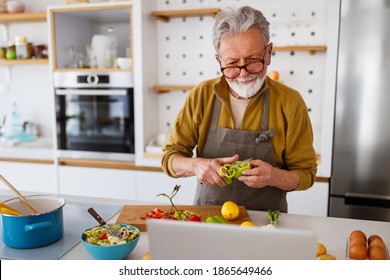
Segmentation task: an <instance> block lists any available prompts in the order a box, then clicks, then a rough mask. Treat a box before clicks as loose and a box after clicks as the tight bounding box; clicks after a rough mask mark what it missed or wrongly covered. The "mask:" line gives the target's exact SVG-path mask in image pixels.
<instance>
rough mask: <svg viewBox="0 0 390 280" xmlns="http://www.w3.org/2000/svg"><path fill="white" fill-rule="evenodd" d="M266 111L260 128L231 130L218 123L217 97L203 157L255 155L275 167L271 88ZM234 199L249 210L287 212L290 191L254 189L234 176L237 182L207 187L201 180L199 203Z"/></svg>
mask: <svg viewBox="0 0 390 280" xmlns="http://www.w3.org/2000/svg"><path fill="white" fill-rule="evenodd" d="M262 98H263V102H262V103H263V113H262V116H261V128H260V131H247V130H237V129H229V128H224V127H219V126H218V116H219V111H220V108H221V101H220V100H219V98H215V103H214V112H213V117H212V121H211V126H210V129H209V133H208V136H207V139H206V143H205V146H204V150H203V155H202V157H203V158H219V157H231V156H233V155H235V154H238V155H239V156H240V159H241V160H243V159H246V158H255V159H261V160H263V161H265V162H268V163H269V164H271V165H272V166H275V161H274V158H273V149H272V141H271V137H272V136H273V135H274V130H273V129H272V128H271V129H269V130H268V128H267V127H268V90H266V91H265V92H263V94H262ZM228 200H231V201H234V202H235V203H237V204H238V205H244V206H245V207H246V209H248V210H262V211H267V210H268V209H271V210H277V209H279V210H280V211H281V212H287V201H286V191H284V190H281V189H279V188H276V187H272V186H266V187H264V188H259V189H257V188H251V187H248V186H247V185H245V184H244V183H242V182H241V181H238V180H236V179H233V183H232V184H230V185H227V186H225V187H222V188H221V187H219V186H217V185H215V186H211V187H207V186H204V185H202V184H200V182H199V180H198V185H197V190H196V195H195V204H197V205H222V204H223V203H224V202H225V201H228Z"/></svg>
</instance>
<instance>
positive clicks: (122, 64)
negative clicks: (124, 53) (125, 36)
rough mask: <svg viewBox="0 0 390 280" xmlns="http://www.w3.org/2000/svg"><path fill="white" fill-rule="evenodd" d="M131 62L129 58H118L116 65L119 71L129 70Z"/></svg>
mask: <svg viewBox="0 0 390 280" xmlns="http://www.w3.org/2000/svg"><path fill="white" fill-rule="evenodd" d="M132 62H133V61H132V60H131V58H130V57H118V58H117V59H116V65H117V66H118V68H119V69H130V68H131V65H132Z"/></svg>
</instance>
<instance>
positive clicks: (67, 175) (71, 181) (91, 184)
mask: <svg viewBox="0 0 390 280" xmlns="http://www.w3.org/2000/svg"><path fill="white" fill-rule="evenodd" d="M134 174H135V171H131V170H119V169H105V168H92V167H74V166H59V167H58V178H59V191H60V193H61V194H70V195H81V196H92V197H103V198H114V199H126V200H133V199H135V193H136V186H137V185H136V184H135V175H134Z"/></svg>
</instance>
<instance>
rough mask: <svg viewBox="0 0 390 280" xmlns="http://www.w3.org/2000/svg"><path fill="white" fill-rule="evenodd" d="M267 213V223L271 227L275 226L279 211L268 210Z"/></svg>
mask: <svg viewBox="0 0 390 280" xmlns="http://www.w3.org/2000/svg"><path fill="white" fill-rule="evenodd" d="M267 213H268V217H269V223H270V224H271V225H273V226H276V223H277V222H278V219H279V216H280V211H279V210H275V211H272V210H271V209H269V210H268V211H267Z"/></svg>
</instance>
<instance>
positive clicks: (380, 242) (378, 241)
mask: <svg viewBox="0 0 390 280" xmlns="http://www.w3.org/2000/svg"><path fill="white" fill-rule="evenodd" d="M369 246H370V247H371V246H377V247H382V248H384V249H386V245H385V242H384V241H383V240H382V239H379V238H377V239H374V240H372V241H371V243H370V245H369Z"/></svg>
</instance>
